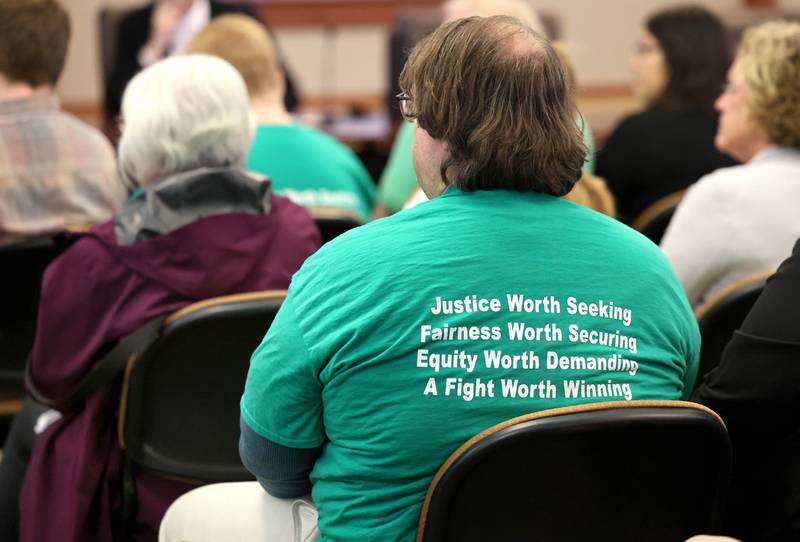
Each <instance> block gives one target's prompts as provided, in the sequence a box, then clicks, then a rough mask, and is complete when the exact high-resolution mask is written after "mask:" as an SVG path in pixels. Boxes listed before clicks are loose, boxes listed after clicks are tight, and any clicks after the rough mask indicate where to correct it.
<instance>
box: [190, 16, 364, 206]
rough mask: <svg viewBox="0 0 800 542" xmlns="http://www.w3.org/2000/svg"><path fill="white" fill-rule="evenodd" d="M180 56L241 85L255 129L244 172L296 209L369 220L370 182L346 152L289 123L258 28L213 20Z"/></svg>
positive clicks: (248, 21) (273, 59)
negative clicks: (218, 69) (262, 179)
mask: <svg viewBox="0 0 800 542" xmlns="http://www.w3.org/2000/svg"><path fill="white" fill-rule="evenodd" d="M186 52H187V53H195V54H210V55H214V56H218V57H221V58H223V59H224V60H227V61H228V62H230V63H231V64H232V65H233V66H234V67H235V68H236V69H237V70H238V71H239V73H240V74H241V75H242V78H243V79H244V81H245V83H246V84H247V90H248V92H249V93H250V102H251V105H252V108H253V112H254V113H255V116H256V121H257V123H258V127H257V129H256V134H255V138H254V139H253V144H252V147H251V148H250V154H249V156H248V159H247V168H248V169H250V170H252V171H256V172H258V173H263V174H265V175H267V176H268V177H269V178H270V179H271V180H272V188H273V190H274V191H275V192H276V193H278V194H281V195H284V196H287V197H288V198H289V199H291V200H293V201H295V202H296V203H299V204H300V205H303V206H305V207H309V208H328V209H330V208H333V209H339V210H343V211H345V212H346V213H348V214H351V215H355V216H356V217H357V218H359V219H360V220H361V221H363V222H366V221H367V220H369V218H370V216H371V214H372V205H373V200H374V199H375V184H374V183H373V182H372V178H371V177H370V176H369V173H368V172H367V170H366V169H365V168H364V166H363V164H362V163H361V161H360V160H359V159H358V157H357V156H356V155H355V154H354V153H353V152H352V151H351V150H350V149H349V148H348V147H346V146H345V145H343V144H342V143H340V142H339V141H337V140H336V139H335V138H333V137H331V136H329V135H327V134H325V133H323V132H320V131H319V130H317V129H315V128H312V127H310V126H306V125H304V124H300V123H297V122H295V121H294V120H293V119H292V117H291V115H290V114H289V113H288V112H287V111H286V107H285V106H284V101H283V95H284V92H285V82H284V76H283V73H282V71H281V69H280V64H279V62H278V59H277V55H276V52H275V46H274V44H273V43H272V39H271V38H270V36H269V34H267V31H266V29H265V28H264V27H263V25H261V24H260V23H259V22H257V21H255V20H254V19H252V18H250V17H246V16H243V15H223V16H220V17H217V18H215V19H214V20H213V21H211V22H210V23H209V24H208V25H207V26H206V27H205V28H204V29H203V30H202V31H201V32H200V33H199V34H198V35H197V36H195V38H194V39H193V40H192V41H191V42H190V43H189V46H188V47H187V49H186ZM312 214H313V213H312Z"/></svg>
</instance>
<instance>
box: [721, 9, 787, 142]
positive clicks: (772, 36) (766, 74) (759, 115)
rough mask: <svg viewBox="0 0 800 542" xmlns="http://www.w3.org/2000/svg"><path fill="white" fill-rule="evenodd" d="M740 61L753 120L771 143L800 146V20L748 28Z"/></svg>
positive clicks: (742, 45) (738, 61)
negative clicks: (799, 21)
mask: <svg viewBox="0 0 800 542" xmlns="http://www.w3.org/2000/svg"><path fill="white" fill-rule="evenodd" d="M737 63H738V67H739V70H741V71H740V73H741V75H742V77H743V78H744V81H745V84H747V88H748V89H749V90H750V98H749V100H748V103H747V107H748V112H749V114H750V118H751V119H752V121H753V122H754V123H755V124H756V125H757V126H759V127H760V128H761V129H763V130H764V132H765V133H766V134H767V137H768V138H769V141H770V142H771V143H774V144H775V145H780V146H784V147H794V148H800V23H794V22H770V23H765V24H762V25H759V26H756V27H754V28H751V29H749V30H748V31H747V32H746V33H745V35H744V38H743V39H742V43H741V45H740V46H739V51H738V53H737Z"/></svg>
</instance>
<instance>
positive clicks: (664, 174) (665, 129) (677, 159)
mask: <svg viewBox="0 0 800 542" xmlns="http://www.w3.org/2000/svg"><path fill="white" fill-rule="evenodd" d="M716 132H717V119H716V118H715V117H711V116H708V115H707V114H705V113H703V112H701V111H668V110H666V109H662V108H660V107H652V108H650V109H647V110H646V111H643V112H641V113H636V114H634V115H631V116H629V117H626V118H625V119H623V120H622V121H621V122H620V123H619V124H618V125H617V127H616V128H615V129H614V131H613V132H612V133H611V135H610V136H609V137H608V139H607V140H606V142H605V145H604V146H603V148H602V149H601V150H600V151H599V152H598V153H597V165H596V168H595V174H596V175H598V176H600V177H603V178H604V179H605V180H606V182H607V183H608V187H609V188H610V189H611V192H613V194H614V197H615V198H616V202H617V211H618V213H619V216H620V219H621V220H623V221H624V222H628V223H630V222H632V221H633V220H634V219H635V218H636V217H637V216H638V215H639V214H640V213H641V212H642V211H644V210H645V209H646V208H647V207H648V206H649V205H651V204H652V203H654V202H655V201H656V200H658V199H659V198H662V197H664V196H667V195H669V194H671V193H673V192H677V191H678V190H683V189H685V188H687V187H688V186H689V185H690V184H692V183H694V182H695V181H697V180H698V179H699V178H700V177H702V176H703V175H705V174H706V173H711V172H712V171H714V170H715V169H719V168H721V167H728V166H732V165H735V164H736V162H735V161H734V160H733V159H732V158H730V157H729V156H728V155H725V154H722V153H721V152H719V151H718V150H717V149H716V148H715V147H714V136H715V135H716Z"/></svg>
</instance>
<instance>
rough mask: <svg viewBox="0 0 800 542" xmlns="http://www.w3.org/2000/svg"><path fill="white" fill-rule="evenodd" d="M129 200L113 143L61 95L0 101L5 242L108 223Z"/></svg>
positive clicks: (0, 236)
mask: <svg viewBox="0 0 800 542" xmlns="http://www.w3.org/2000/svg"><path fill="white" fill-rule="evenodd" d="M125 196H126V191H125V188H124V187H123V185H122V183H121V182H120V181H119V180H118V178H117V170H116V162H115V160H114V151H113V149H112V147H111V144H110V143H109V142H108V140H107V139H106V138H105V137H104V136H103V135H102V134H101V133H100V132H99V131H97V130H95V129H94V128H92V127H90V126H88V125H86V124H84V123H82V122H80V121H79V120H78V119H76V118H74V117H72V116H71V115H68V114H67V113H64V112H63V111H61V110H60V108H59V103H58V98H57V97H56V96H55V94H52V93H48V94H43V95H36V96H32V97H28V98H22V99H12V100H0V244H3V243H7V242H10V241H11V240H14V239H17V238H19V237H24V236H31V235H38V234H44V233H53V232H59V231H64V230H66V229H69V228H71V227H81V226H84V227H85V226H88V225H91V224H96V223H99V222H103V221H105V220H108V219H109V218H110V217H111V215H112V214H113V213H114V212H116V211H118V210H119V209H121V207H122V205H123V203H124V202H125Z"/></svg>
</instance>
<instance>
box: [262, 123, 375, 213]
mask: <svg viewBox="0 0 800 542" xmlns="http://www.w3.org/2000/svg"><path fill="white" fill-rule="evenodd" d="M247 168H248V169H251V170H253V171H257V172H259V173H263V174H265V175H268V176H269V177H270V179H272V187H273V189H274V190H275V192H276V193H277V194H282V195H284V196H287V197H288V198H289V199H291V200H293V201H294V202H296V203H299V204H300V205H303V206H305V207H330V208H336V209H344V210H346V211H350V212H354V213H356V214H358V216H360V217H361V219H362V220H363V221H367V220H369V218H370V216H371V215H372V204H373V200H374V199H375V183H374V182H372V178H371V177H370V176H369V173H367V170H366V169H365V168H364V166H363V165H362V164H361V162H360V161H359V159H358V157H357V156H356V155H355V154H353V152H352V151H351V150H350V149H349V148H347V147H346V146H344V145H342V144H341V143H340V142H339V141H337V140H336V139H334V138H332V137H330V136H329V135H327V134H324V133H322V132H320V131H319V130H316V129H314V128H311V127H310V126H305V125H303V124H287V125H277V124H276V125H270V124H262V125H261V126H259V127H258V130H256V135H255V138H254V139H253V145H252V147H251V148H250V154H249V156H248V157H247Z"/></svg>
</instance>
